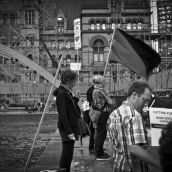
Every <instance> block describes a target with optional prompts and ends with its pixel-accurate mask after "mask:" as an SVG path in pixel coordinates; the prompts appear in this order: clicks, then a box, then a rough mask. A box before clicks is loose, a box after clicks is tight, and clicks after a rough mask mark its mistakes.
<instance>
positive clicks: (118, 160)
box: [108, 102, 149, 172]
mask: <svg viewBox="0 0 172 172" xmlns="http://www.w3.org/2000/svg"><path fill="white" fill-rule="evenodd" d="M108 129H109V134H110V136H111V141H112V143H113V155H114V172H148V171H149V169H148V166H147V164H145V163H144V162H143V161H141V160H139V159H138V158H137V157H136V156H134V155H133V154H131V153H130V152H129V150H128V145H135V144H139V145H141V146H142V147H143V148H144V149H145V150H146V151H148V141H147V134H146V130H145V128H144V126H143V122H142V117H141V115H140V113H139V112H137V111H136V110H134V109H133V108H131V107H130V106H128V105H127V103H126V102H123V104H122V105H121V106H120V107H119V108H118V109H116V110H114V111H113V112H112V113H111V114H110V116H109V121H108Z"/></svg>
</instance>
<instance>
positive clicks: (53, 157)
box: [4, 131, 161, 172]
mask: <svg viewBox="0 0 172 172" xmlns="http://www.w3.org/2000/svg"><path fill="white" fill-rule="evenodd" d="M88 140H89V138H88V137H87V138H84V140H83V146H81V145H80V142H79V141H77V142H76V144H75V151H74V158H73V161H72V165H71V172H112V160H110V161H97V160H96V158H95V156H94V155H90V154H89V152H88ZM104 147H105V149H106V151H107V152H108V153H109V154H111V153H112V150H111V145H110V143H109V142H108V141H106V142H105V145H104ZM151 151H152V153H153V154H154V156H155V157H156V158H157V157H158V154H157V152H158V148H157V147H153V148H151ZM60 152H61V140H60V137H59V133H58V131H57V132H56V133H55V135H54V136H53V138H52V140H51V142H50V143H49V145H48V146H47V148H46V149H45V151H44V153H43V154H42V155H41V157H40V159H39V161H38V162H37V163H36V165H35V166H34V167H32V168H27V169H26V171H24V169H8V170H7V171H4V172H49V171H51V172H63V170H60V169H59V158H60ZM151 172H161V171H160V170H157V169H154V168H152V170H151Z"/></svg>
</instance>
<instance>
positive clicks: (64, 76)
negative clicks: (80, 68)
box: [60, 69, 78, 85]
mask: <svg viewBox="0 0 172 172" xmlns="http://www.w3.org/2000/svg"><path fill="white" fill-rule="evenodd" d="M77 78H78V75H77V73H76V72H74V71H72V70H69V69H67V70H64V71H62V73H61V78H60V79H61V83H62V84H64V85H66V84H67V83H71V82H73V81H75V80H76V79H77Z"/></svg>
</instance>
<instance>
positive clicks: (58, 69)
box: [24, 56, 63, 172]
mask: <svg viewBox="0 0 172 172" xmlns="http://www.w3.org/2000/svg"><path fill="white" fill-rule="evenodd" d="M62 60H63V56H62V58H61V59H60V63H59V66H58V68H57V71H56V75H55V77H54V81H53V84H52V86H51V89H50V92H49V95H48V98H47V102H46V104H45V107H44V111H43V113H42V116H41V119H40V122H39V126H38V128H37V131H36V134H35V137H34V139H33V143H32V146H31V150H30V153H29V156H28V159H27V162H26V165H25V168H24V172H25V171H26V168H27V166H28V164H29V161H30V158H31V155H32V152H33V149H34V145H35V141H36V139H37V136H38V133H39V130H40V128H41V125H42V122H43V119H44V117H45V113H46V111H47V107H48V103H49V100H50V97H51V94H52V91H53V88H54V85H55V82H56V78H57V76H58V74H59V71H60V68H61V63H62Z"/></svg>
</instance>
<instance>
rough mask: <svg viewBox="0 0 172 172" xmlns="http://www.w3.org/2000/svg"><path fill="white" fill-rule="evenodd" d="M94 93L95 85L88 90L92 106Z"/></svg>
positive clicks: (88, 97)
mask: <svg viewBox="0 0 172 172" xmlns="http://www.w3.org/2000/svg"><path fill="white" fill-rule="evenodd" d="M93 91H94V85H92V86H91V87H90V88H89V89H88V90H87V101H88V102H89V105H90V106H91V103H92V102H93Z"/></svg>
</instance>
